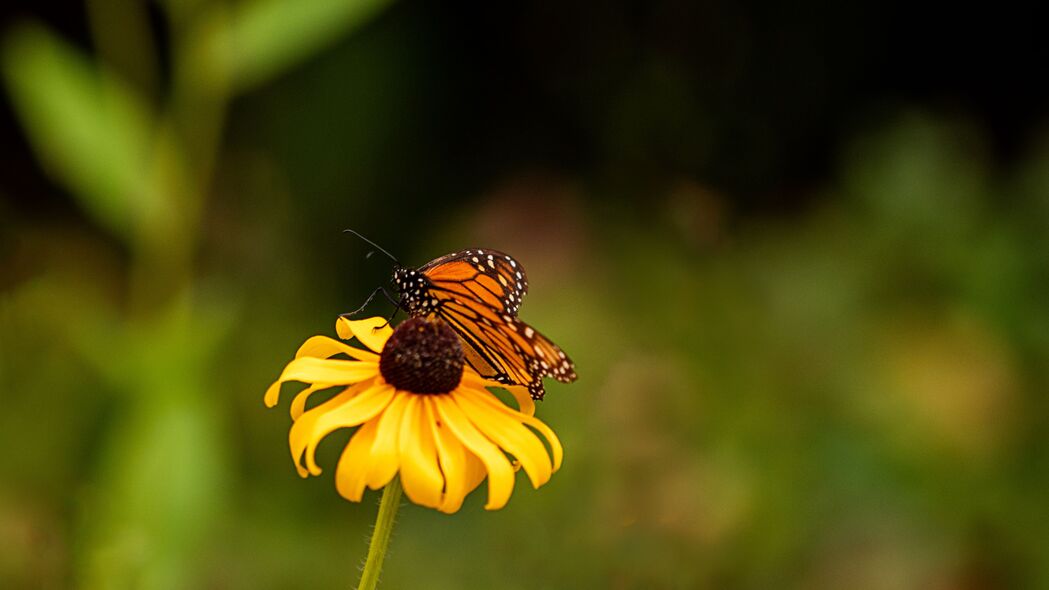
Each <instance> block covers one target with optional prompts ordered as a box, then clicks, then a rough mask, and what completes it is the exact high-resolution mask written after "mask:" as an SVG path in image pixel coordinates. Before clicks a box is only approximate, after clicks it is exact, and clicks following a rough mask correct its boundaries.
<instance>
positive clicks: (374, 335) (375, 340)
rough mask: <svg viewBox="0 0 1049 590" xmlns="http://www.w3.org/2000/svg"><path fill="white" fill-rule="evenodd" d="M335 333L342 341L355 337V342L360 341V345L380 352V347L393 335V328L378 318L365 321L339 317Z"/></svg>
mask: <svg viewBox="0 0 1049 590" xmlns="http://www.w3.org/2000/svg"><path fill="white" fill-rule="evenodd" d="M335 331H336V332H338V334H339V338H342V339H343V340H349V339H350V338H353V337H355V336H356V337H357V340H360V341H361V344H363V345H365V346H367V347H368V348H370V349H372V350H373V351H375V352H382V347H383V346H385V345H386V340H388V339H389V338H390V334H393V328H392V327H390V324H389V322H387V321H386V320H385V319H383V318H380V317H374V318H368V319H365V320H348V319H346V318H343V317H340V318H339V319H338V321H337V322H335Z"/></svg>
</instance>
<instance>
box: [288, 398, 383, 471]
mask: <svg viewBox="0 0 1049 590" xmlns="http://www.w3.org/2000/svg"><path fill="white" fill-rule="evenodd" d="M362 389H363V391H362ZM393 393H394V390H393V388H392V387H390V386H389V385H386V384H375V383H362V384H360V385H359V386H357V387H349V388H347V389H346V391H344V392H342V393H340V394H338V395H336V396H335V397H333V398H331V399H330V400H328V401H326V402H324V403H323V404H321V405H319V406H317V407H316V408H313V409H311V410H310V411H308V412H306V413H305V414H303V415H302V416H301V417H299V419H298V420H296V421H295V423H294V424H292V425H291V430H290V431H289V432H288V445H289V448H290V449H291V456H292V459H294V460H295V465H296V468H298V470H299V475H301V476H303V477H306V474H307V470H308V473H312V474H313V475H318V474H319V473H320V472H321V469H320V467H318V466H317V463H316V461H315V459H314V452H315V451H316V449H317V445H318V444H319V443H320V441H321V439H322V438H324V437H325V436H327V435H328V434H329V433H330V432H331V431H333V430H336V429H338V428H349V427H351V426H357V425H358V424H361V423H363V422H365V421H367V420H370V419H372V418H373V417H375V416H376V415H377V414H379V413H380V412H382V411H383V409H384V408H386V407H387V405H389V404H390V400H391V399H392V398H393ZM303 454H305V457H306V468H307V469H303V468H302V465H301V463H300V460H301V458H302V457H303Z"/></svg>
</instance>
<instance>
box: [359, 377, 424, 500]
mask: <svg viewBox="0 0 1049 590" xmlns="http://www.w3.org/2000/svg"><path fill="white" fill-rule="evenodd" d="M412 395H414V394H411V393H406V392H403V391H398V392H396V393H395V394H394V396H393V401H391V402H390V405H389V406H387V407H386V411H384V412H383V413H382V416H380V417H379V420H378V421H379V425H378V428H379V430H378V432H376V433H375V441H374V442H373V443H372V450H371V463H370V465H369V467H368V473H367V475H365V478H366V480H365V481H367V483H368V487H369V488H371V489H373V490H377V489H379V488H381V487H382V486H384V485H386V484H388V483H390V480H391V479H393V476H394V475H395V474H396V473H397V467H398V463H397V458H398V455H397V443H398V442H399V439H400V436H399V435H400V431H401V418H402V417H403V416H404V409H405V407H406V406H407V405H408V399H409V398H410V397H411V396H412Z"/></svg>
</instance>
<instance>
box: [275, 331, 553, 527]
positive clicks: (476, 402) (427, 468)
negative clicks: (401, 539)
mask: <svg viewBox="0 0 1049 590" xmlns="http://www.w3.org/2000/svg"><path fill="white" fill-rule="evenodd" d="M336 331H337V332H338V334H339V337H340V338H342V339H343V340H349V339H351V338H353V337H356V338H357V340H359V341H360V342H361V343H362V344H363V345H364V346H366V347H367V348H368V349H370V350H364V349H361V348H357V347H353V346H349V345H347V344H345V343H343V342H339V341H338V340H335V339H332V338H328V337H325V336H314V337H312V338H309V339H308V340H306V342H304V343H303V344H302V346H301V347H300V348H299V351H298V352H297V353H296V355H295V359H294V360H292V361H291V362H290V363H288V365H287V366H286V367H285V368H284V371H283V372H282V373H281V376H280V378H279V379H278V380H277V381H276V382H274V383H273V384H272V385H271V386H270V387H269V389H268V390H267V391H266V396H265V402H266V405H267V406H268V407H273V406H275V405H276V404H277V401H278V397H279V395H280V387H281V385H282V384H283V383H285V382H287V381H300V382H303V383H307V384H308V387H306V389H304V390H302V391H301V392H299V394H298V395H296V396H295V398H294V399H293V400H292V402H291V417H292V420H293V424H292V426H291V431H290V433H289V435H288V440H289V445H290V447H291V455H292V459H293V460H294V461H295V467H296V469H298V471H299V475H301V476H302V477H307V476H308V475H318V474H320V472H321V469H320V467H318V466H317V463H316V461H315V458H314V453H315V451H316V448H317V445H318V443H319V442H320V441H321V439H323V438H324V437H325V436H327V435H328V434H330V433H331V432H333V431H335V430H337V429H340V428H353V427H356V428H357V430H356V432H354V433H353V436H352V437H351V439H350V442H349V444H348V445H347V446H346V448H345V449H344V450H343V452H342V456H341V457H340V459H339V462H338V465H337V466H336V468H335V482H336V488H337V489H338V492H339V494H340V495H342V496H343V497H344V498H346V499H347V500H351V501H354V502H359V501H360V500H361V496H362V495H363V493H364V487H365V486H367V487H369V488H371V489H373V490H375V489H379V488H381V487H383V486H385V485H386V484H387V483H389V482H390V481H391V480H392V479H393V477H394V476H395V475H397V474H398V473H400V478H401V483H402V485H403V487H404V493H405V494H406V495H407V496H408V498H409V499H411V500H412V501H413V502H415V503H416V504H420V505H422V506H427V507H430V508H436V509H437V510H440V511H441V512H446V513H453V512H456V511H457V510H459V508H460V507H461V506H462V503H463V500H464V498H465V497H466V495H467V494H469V493H470V492H471V491H473V490H474V489H475V488H476V487H477V486H479V485H480V483H481V482H482V481H483V480H484V478H485V476H487V477H488V502H487V504H485V508H486V509H488V510H497V509H499V508H502V507H503V506H505V505H506V502H507V501H508V500H509V499H510V494H511V492H512V491H513V487H514V471H515V470H516V468H518V467H523V468H524V471H525V473H526V474H527V475H528V477H529V479H530V480H531V482H532V485H533V486H534V487H536V488H538V487H539V486H541V485H543V484H544V483H546V482H547V481H549V479H550V476H551V474H552V473H553V472H554V471H557V470H558V469H559V468H560V466H561V459H562V455H563V452H562V448H561V443H560V441H559V440H558V439H557V436H556V435H555V434H554V432H553V431H552V430H551V429H550V428H549V427H548V426H547V425H546V424H544V423H543V422H541V421H539V420H538V419H537V418H535V417H534V416H533V414H534V413H535V403H534V402H533V401H532V400H531V398H530V397H529V395H528V392H527V391H526V390H525V388H523V387H507V386H505V385H500V384H497V383H495V382H493V381H489V380H486V379H484V378H482V377H481V376H480V375H478V373H477V372H476V371H474V370H473V369H472V368H471V367H470V366H469V365H466V364H465V362H464V356H463V351H462V346H461V345H460V343H459V339H458V336H456V334H455V333H454V332H453V331H452V330H451V328H449V327H448V326H447V325H446V324H444V323H443V322H441V321H440V320H428V319H423V318H413V319H409V320H406V321H405V322H403V323H402V324H401V325H400V326H398V327H397V329H396V330H393V329H391V328H390V326H389V325H388V324H386V323H385V320H383V319H382V318H370V319H367V320H359V321H350V320H347V319H346V318H339V320H338V322H337V323H336ZM339 354H343V355H345V356H347V357H349V359H348V360H347V359H338V358H331V357H333V356H336V355H339ZM336 387H339V388H342V389H341V390H340V391H338V392H337V393H336V394H335V395H334V396H333V397H331V398H330V399H328V400H327V401H325V402H323V403H321V404H319V405H317V406H315V407H313V408H311V409H308V410H307V409H306V402H307V400H308V398H309V397H310V396H311V395H312V394H314V393H315V392H317V391H321V390H325V389H330V388H336ZM489 387H502V388H504V389H507V390H508V391H510V393H511V394H512V395H513V397H514V399H515V400H516V401H517V406H518V409H514V408H512V407H510V406H508V405H507V404H505V403H504V402H503V401H502V400H501V399H500V398H498V397H497V396H496V395H495V394H494V393H492V392H491V391H490V390H489V389H488V388H489ZM537 432H538V433H540V434H542V436H543V438H545V439H546V442H547V444H548V445H549V451H548V449H547V447H546V445H544V444H543V440H542V438H540V437H539V436H538V435H537ZM507 454H509V455H512V456H513V458H514V460H513V461H511V459H510V458H508V457H507Z"/></svg>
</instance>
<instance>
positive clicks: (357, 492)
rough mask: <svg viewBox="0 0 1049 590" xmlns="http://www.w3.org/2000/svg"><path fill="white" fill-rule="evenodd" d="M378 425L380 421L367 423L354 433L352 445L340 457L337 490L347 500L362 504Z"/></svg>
mask: <svg viewBox="0 0 1049 590" xmlns="http://www.w3.org/2000/svg"><path fill="white" fill-rule="evenodd" d="M378 425H379V421H378V420H370V421H368V422H365V423H364V424H363V425H362V426H361V427H360V428H358V429H357V432H355V433H353V438H351V439H350V444H348V445H346V448H345V449H343V451H342V455H341V456H340V457H339V464H338V465H337V466H336V467H335V489H337V490H338V491H339V495H340V496H342V497H343V498H346V499H347V500H351V501H353V502H360V501H361V496H363V495H364V477H365V475H367V473H368V466H369V465H370V464H371V451H372V443H373V442H374V441H375V433H376V431H378Z"/></svg>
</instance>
